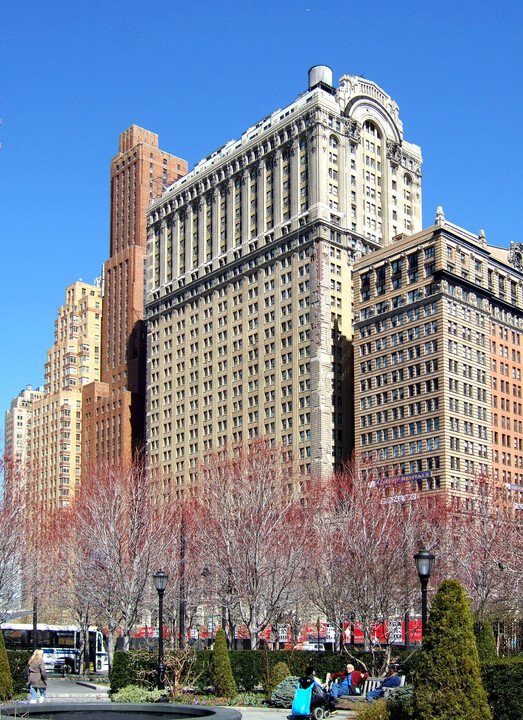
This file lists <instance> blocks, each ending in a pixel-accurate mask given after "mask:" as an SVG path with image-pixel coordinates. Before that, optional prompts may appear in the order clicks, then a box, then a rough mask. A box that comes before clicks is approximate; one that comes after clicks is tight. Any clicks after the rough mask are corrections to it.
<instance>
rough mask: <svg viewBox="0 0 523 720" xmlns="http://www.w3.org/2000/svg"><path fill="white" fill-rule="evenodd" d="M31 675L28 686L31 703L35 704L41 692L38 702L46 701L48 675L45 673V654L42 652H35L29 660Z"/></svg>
mask: <svg viewBox="0 0 523 720" xmlns="http://www.w3.org/2000/svg"><path fill="white" fill-rule="evenodd" d="M27 665H28V669H29V675H28V678H27V684H28V685H29V693H30V700H29V702H30V703H35V702H36V698H37V695H38V691H39V692H40V697H39V698H38V702H41V703H42V702H43V701H44V700H45V693H46V690H47V673H46V671H45V663H44V653H43V651H42V650H35V651H34V653H33V654H32V655H31V657H30V658H29V662H28V664H27Z"/></svg>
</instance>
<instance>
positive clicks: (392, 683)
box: [366, 668, 401, 703]
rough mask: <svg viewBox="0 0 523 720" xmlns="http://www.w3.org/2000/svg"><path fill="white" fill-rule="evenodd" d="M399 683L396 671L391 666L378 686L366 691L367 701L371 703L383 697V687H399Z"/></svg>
mask: <svg viewBox="0 0 523 720" xmlns="http://www.w3.org/2000/svg"><path fill="white" fill-rule="evenodd" d="M400 683H401V680H400V676H399V675H398V673H397V672H396V670H395V669H394V668H391V669H390V670H389V672H388V673H387V675H386V676H385V679H384V681H383V682H382V683H381V685H380V686H379V688H376V690H370V691H369V692H368V693H367V698H366V699H367V702H369V703H373V702H374V701H375V700H377V699H378V698H380V697H383V695H385V690H384V688H395V687H399V686H400Z"/></svg>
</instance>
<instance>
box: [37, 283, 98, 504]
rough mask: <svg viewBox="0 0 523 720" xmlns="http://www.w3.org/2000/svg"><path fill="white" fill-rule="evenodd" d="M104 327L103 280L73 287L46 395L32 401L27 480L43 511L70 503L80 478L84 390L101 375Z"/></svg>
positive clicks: (59, 324) (50, 357)
mask: <svg viewBox="0 0 523 720" xmlns="http://www.w3.org/2000/svg"><path fill="white" fill-rule="evenodd" d="M101 328H102V298H101V290H100V286H99V283H98V284H97V285H90V284H88V283H84V282H81V281H78V282H75V283H73V284H72V285H70V286H69V287H68V288H67V289H66V301H65V304H64V305H62V307H60V308H59V309H58V317H57V320H56V321H55V331H54V344H53V346H52V347H51V348H50V349H49V351H48V353H47V362H46V364H45V385H44V393H43V394H42V395H41V396H40V397H38V398H34V399H33V401H32V431H31V436H30V444H29V464H30V467H29V468H28V472H27V482H28V483H29V491H30V492H29V496H30V497H31V498H33V499H34V504H35V506H38V507H39V508H41V509H43V510H44V511H49V510H52V509H55V508H59V507H64V506H67V505H69V504H70V502H71V500H72V498H73V497H74V493H75V490H76V486H77V484H78V483H79V482H80V477H81V469H82V447H81V433H82V388H83V387H84V385H86V384H88V383H90V382H92V381H94V380H96V379H97V378H99V377H100V364H101V353H100V336H101Z"/></svg>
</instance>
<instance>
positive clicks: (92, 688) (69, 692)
mask: <svg viewBox="0 0 523 720" xmlns="http://www.w3.org/2000/svg"><path fill="white" fill-rule="evenodd" d="M46 701H47V702H110V699H109V686H108V685H97V684H96V682H89V681H87V680H78V679H77V678H76V677H72V678H71V677H65V678H61V677H60V678H59V677H54V676H50V677H48V678H47V693H46Z"/></svg>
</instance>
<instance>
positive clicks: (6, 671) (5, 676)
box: [0, 631, 14, 700]
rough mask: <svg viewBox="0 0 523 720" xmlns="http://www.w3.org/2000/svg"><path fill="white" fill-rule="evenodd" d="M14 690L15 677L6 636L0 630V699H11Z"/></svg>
mask: <svg viewBox="0 0 523 720" xmlns="http://www.w3.org/2000/svg"><path fill="white" fill-rule="evenodd" d="M13 692H14V687H13V678H12V676H11V670H10V668H9V660H8V659H7V652H6V649H5V644H4V636H3V633H2V632H1V631H0V700H11V698H12V697H13Z"/></svg>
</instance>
